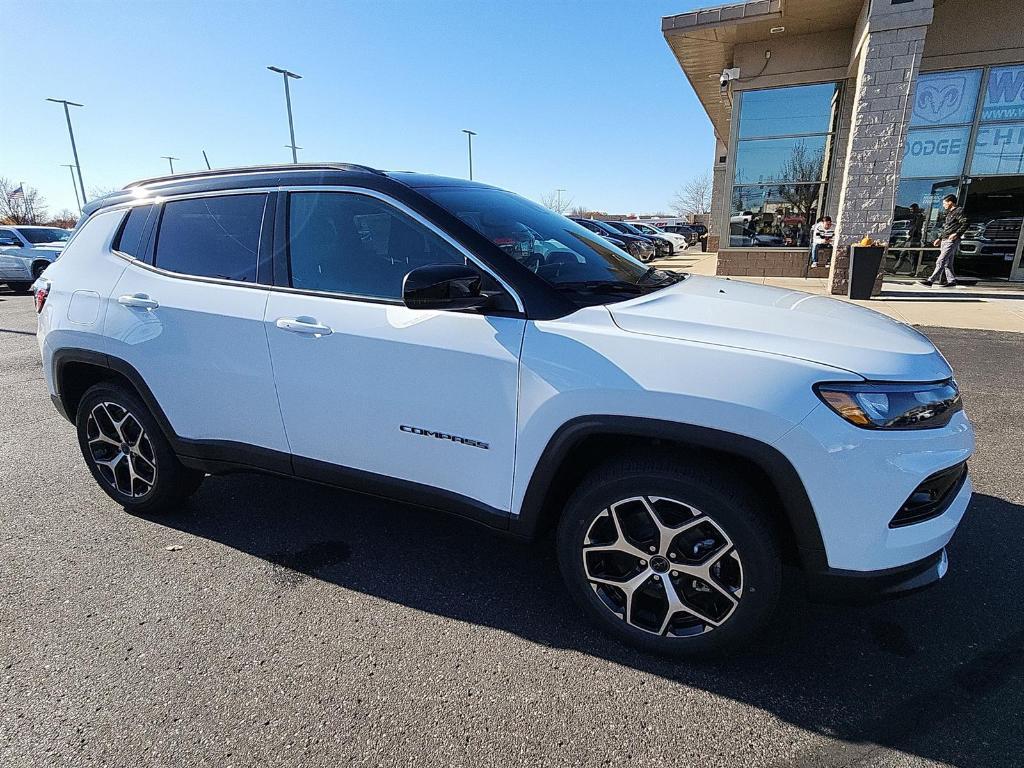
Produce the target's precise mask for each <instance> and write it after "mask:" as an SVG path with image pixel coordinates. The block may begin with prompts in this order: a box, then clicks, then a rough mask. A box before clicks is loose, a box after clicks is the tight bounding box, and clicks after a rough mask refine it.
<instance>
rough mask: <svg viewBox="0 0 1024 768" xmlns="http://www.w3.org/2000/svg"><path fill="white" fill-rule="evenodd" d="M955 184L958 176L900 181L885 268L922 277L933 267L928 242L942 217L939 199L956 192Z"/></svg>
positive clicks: (933, 261) (933, 250) (930, 242)
mask: <svg viewBox="0 0 1024 768" xmlns="http://www.w3.org/2000/svg"><path fill="white" fill-rule="evenodd" d="M959 184H960V180H959V178H956V179H903V180H902V181H900V185H899V188H898V189H897V191H896V208H895V211H894V213H893V223H892V234H891V235H890V236H889V250H888V253H887V254H886V271H888V272H890V273H893V274H898V275H916V276H918V277H921V276H925V277H926V276H927V275H924V274H923V273H924V271H925V269H926V268H927V267H928V265H929V264H930V265H931V266H932V267H933V268H934V266H935V257H936V254H937V252H938V249H936V248H934V247H933V246H932V243H933V242H934V241H935V239H936V238H937V237H938V236H939V230H940V229H941V227H942V221H943V219H944V218H945V210H944V209H943V207H942V198H943V197H945V196H946V195H955V194H957V190H958V187H959Z"/></svg>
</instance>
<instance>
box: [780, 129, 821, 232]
mask: <svg viewBox="0 0 1024 768" xmlns="http://www.w3.org/2000/svg"><path fill="white" fill-rule="evenodd" d="M824 163H825V151H824V150H823V149H818V150H815V151H813V152H812V151H810V150H808V149H807V145H806V144H804V143H803V142H798V143H797V144H795V145H794V146H793V149H792V150H790V153H789V157H788V158H787V159H786V160H785V161H784V162H783V164H782V165H781V166H780V167H779V178H782V179H789V180H792V181H795V182H803V183H800V184H781V185H779V188H778V196H779V197H780V198H781V199H782V200H783V201H784V202H786V203H788V204H789V207H790V212H791V213H792V214H796V215H799V216H800V218H802V219H803V220H804V222H805V224H806V225H807V226H808V227H809V226H810V225H811V224H812V223H813V222H812V219H813V218H814V217H815V215H816V214H817V213H818V210H817V209H818V193H819V191H820V189H821V188H820V185H818V184H809V183H806V182H814V181H818V179H820V178H821V169H822V167H823V166H824Z"/></svg>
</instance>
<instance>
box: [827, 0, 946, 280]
mask: <svg viewBox="0 0 1024 768" xmlns="http://www.w3.org/2000/svg"><path fill="white" fill-rule="evenodd" d="M925 5H926V4H925V3H924V1H923V0H914V2H913V3H912V6H910V7H908V8H907V10H906V11H905V12H904V11H894V10H893V8H900V7H901V6H887V5H884V4H881V3H879V4H875V5H873V6H872V11H871V13H870V15H869V17H868V18H867V19H866V20H865V21H866V23H865V24H864V26H863V29H862V30H860V31H861V38H860V41H859V44H858V45H856V46H855V53H854V60H853V61H852V62H851V69H852V70H854V71H855V73H856V77H855V78H853V79H851V86H850V87H851V88H853V89H854V101H853V121H852V125H851V127H850V136H849V140H848V142H847V146H846V157H845V162H844V166H845V167H844V176H845V178H844V183H843V187H842V192H841V194H840V198H839V208H838V211H837V221H836V244H837V253H836V259H835V260H834V267H833V269H832V272H831V275H830V278H829V286H830V290H831V292H832V293H835V294H845V293H846V292H847V288H848V285H849V280H848V272H847V268H848V262H849V259H848V251H846V250H845V248H844V247H845V246H849V245H851V244H853V243H855V242H857V241H858V240H860V239H861V238H862V237H864V236H865V235H867V236H869V237H871V238H872V239H875V240H881V241H883V242H888V240H889V234H890V232H891V230H892V219H893V201H894V197H895V190H896V187H897V185H898V184H899V175H900V164H901V161H902V157H903V144H904V141H905V139H906V132H907V122H908V120H909V115H910V112H911V110H910V103H909V101H910V93H911V86H912V84H913V82H914V81H915V79H916V78H917V72H918V67H919V66H920V63H921V56H922V53H923V51H924V41H925V37H926V35H927V31H928V24H929V23H930V22H931V18H932V12H931V9H930V3H928V4H927V6H928V7H925Z"/></svg>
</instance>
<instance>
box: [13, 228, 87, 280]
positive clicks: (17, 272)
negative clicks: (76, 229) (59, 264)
mask: <svg viewBox="0 0 1024 768" xmlns="http://www.w3.org/2000/svg"><path fill="white" fill-rule="evenodd" d="M69 239H71V230H70V229H62V228H60V227H37V226H28V225H22V224H18V225H16V226H9V225H4V226H0V283H7V287H8V288H10V289H11V290H12V291H15V292H17V293H25V292H28V291H29V290H30V289H31V287H32V281H34V280H35V279H36V278H38V277H39V276H40V275H41V274H43V270H44V269H46V268H47V267H48V266H50V264H51V263H52V262H53V261H55V260H56V259H57V257H58V256H59V255H60V252H61V251H62V250H63V249H64V245H65V244H66V243H67V241H68V240H69Z"/></svg>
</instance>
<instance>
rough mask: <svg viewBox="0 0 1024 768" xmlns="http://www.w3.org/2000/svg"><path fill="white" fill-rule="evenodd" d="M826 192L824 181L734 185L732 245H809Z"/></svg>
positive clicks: (730, 229)
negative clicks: (815, 182) (811, 232)
mask: <svg viewBox="0 0 1024 768" xmlns="http://www.w3.org/2000/svg"><path fill="white" fill-rule="evenodd" d="M824 196H825V185H824V184H775V185H755V186H737V187H733V194H732V211H731V213H730V218H729V247H730V248H786V247H790V248H794V247H800V248H806V247H809V246H810V236H809V233H810V230H811V227H812V226H813V225H814V222H815V221H817V219H818V212H819V211H820V210H821V209H822V206H823V205H824Z"/></svg>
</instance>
